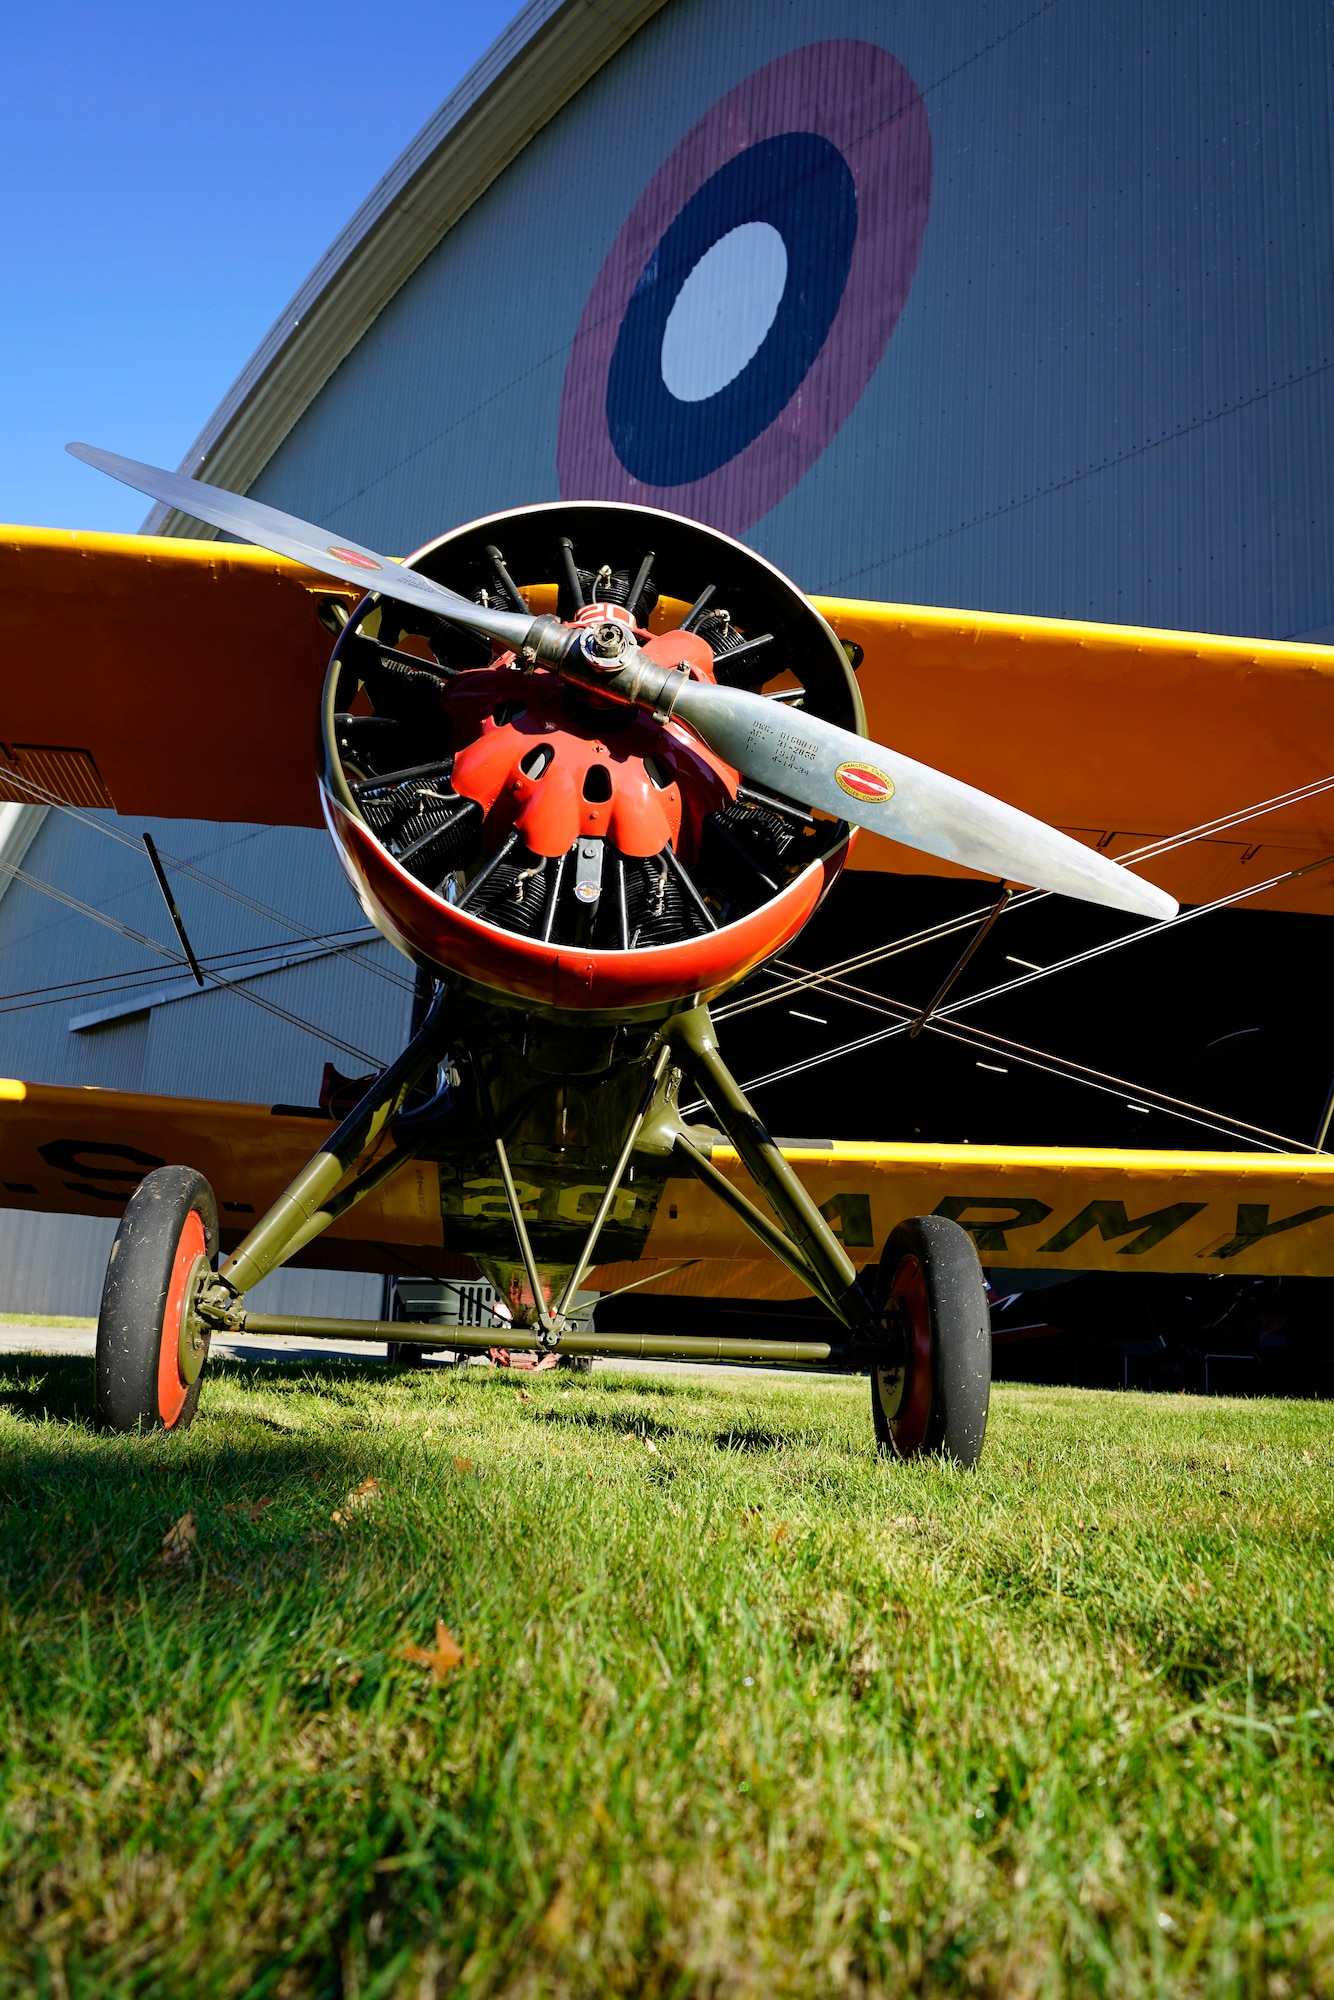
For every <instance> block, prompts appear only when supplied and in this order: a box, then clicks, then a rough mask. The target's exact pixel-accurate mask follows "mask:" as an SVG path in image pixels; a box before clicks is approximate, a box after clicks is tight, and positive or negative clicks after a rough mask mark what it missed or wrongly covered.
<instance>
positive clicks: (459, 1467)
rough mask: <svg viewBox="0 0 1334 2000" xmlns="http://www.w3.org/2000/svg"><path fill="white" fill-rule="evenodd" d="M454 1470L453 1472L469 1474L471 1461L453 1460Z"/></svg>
mask: <svg viewBox="0 0 1334 2000" xmlns="http://www.w3.org/2000/svg"><path fill="white" fill-rule="evenodd" d="M454 1470H455V1472H471V1471H472V1460H471V1459H470V1458H456V1459H455V1460H454Z"/></svg>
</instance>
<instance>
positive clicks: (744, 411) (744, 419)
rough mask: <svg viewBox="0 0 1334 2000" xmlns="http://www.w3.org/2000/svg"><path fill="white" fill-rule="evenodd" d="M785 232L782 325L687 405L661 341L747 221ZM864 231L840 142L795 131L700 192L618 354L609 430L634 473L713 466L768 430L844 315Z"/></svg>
mask: <svg viewBox="0 0 1334 2000" xmlns="http://www.w3.org/2000/svg"><path fill="white" fill-rule="evenodd" d="M748 222H763V223H767V224H768V225H769V226H770V228H772V229H775V230H777V232H778V234H779V235H780V236H781V237H782V239H783V247H784V249H785V250H786V252H787V281H786V283H785V285H784V287H783V295H782V298H781V299H780V301H779V305H778V311H777V313H776V315H775V317H774V321H773V324H772V326H771V327H770V328H769V331H768V333H767V334H766V335H765V337H764V339H763V340H762V341H761V343H760V345H759V347H758V348H757V350H756V352H755V353H754V354H753V355H752V356H751V359H750V360H749V361H748V362H747V364H746V366H745V367H744V368H743V369H742V370H741V372H740V373H739V374H738V375H736V376H735V377H734V378H733V380H732V381H730V382H728V383H726V384H725V385H724V386H723V387H722V388H721V389H719V390H718V391H717V393H716V394H714V395H712V396H705V397H703V398H702V399H701V400H700V401H698V402H683V401H682V400H681V399H680V398H679V397H677V396H674V395H673V394H672V392H671V390H670V389H669V388H668V387H667V384H666V382H665V381H664V380H663V373H662V343H663V336H664V334H665V332H666V328H667V321H668V319H669V317H670V316H671V311H672V307H673V306H674V305H675V303H676V301H677V298H678V297H679V295H680V292H681V287H682V286H683V285H684V284H685V282H686V279H687V278H688V277H689V276H690V273H691V272H692V271H693V270H694V268H695V266H696V265H697V264H698V263H699V261H700V259H701V258H702V257H703V256H704V255H705V254H706V253H707V252H708V251H709V250H711V249H712V248H713V246H714V244H715V243H718V242H720V241H721V240H722V238H723V237H724V236H728V235H730V234H731V232H732V231H733V230H734V229H738V228H740V227H741V226H742V225H743V224H744V223H748ZM856 238H857V190H856V185H855V183H854V181H853V178H852V174H851V171H850V170H849V167H848V163H847V161H846V160H845V159H844V157H843V155H842V153H840V152H839V150H838V148H837V146H835V145H832V144H831V143H830V141H829V140H828V139H825V138H822V137H821V136H820V135H819V134H818V133H816V132H785V133H782V134H780V135H778V136H776V137H774V138H771V139H762V140H761V141H760V142H759V144H758V145H754V146H749V147H747V149H746V151H745V152H744V153H738V154H737V155H736V157H735V158H734V159H731V160H729V161H728V162H727V164H726V165H725V166H723V167H720V168H719V169H718V171H717V173H715V174H714V175H712V176H711V178H710V179H709V180H707V181H706V182H705V183H704V185H703V187H701V188H700V189H699V190H698V191H697V193H695V194H694V195H693V196H692V197H691V199H690V200H689V201H688V202H687V203H686V205H685V207H684V208H683V209H682V210H681V212H680V214H679V215H678V216H677V217H676V220H675V221H674V222H673V223H672V224H671V226H670V228H669V229H667V230H666V232H665V233H664V235H663V236H662V238H661V240H660V241H659V243H658V245H657V247H656V249H655V250H654V251H653V254H652V256H651V257H650V258H649V260H648V262H647V263H646V264H645V266H644V269H643V271H642V273H641V274H640V278H639V282H638V283H637V285H636V286H635V289H634V292H633V294H632V295H631V299H630V303H629V305H628V306H627V308H626V312H625V317H624V319H623V320H622V321H621V330H620V333H619V335H618V337H617V341H616V347H615V350H614V352H613V354H612V359H611V367H610V369H609V371H608V378H607V429H608V432H609V434H610V437H611V442H612V445H613V448H614V449H615V452H616V456H617V457H618V458H619V459H620V461H621V464H622V465H623V466H624V467H625V469H626V471H627V472H629V473H631V474H632V475H633V476H634V477H635V478H636V479H641V480H643V481H644V482H645V484H647V485H650V486H680V485H684V484H685V483H686V482H687V481H689V480H693V479H702V478H704V477H705V476H706V475H707V474H708V473H710V472H715V471H716V470H717V468H718V467H719V466H720V465H725V464H726V463H727V461H728V460H729V459H731V458H735V457H736V455H737V453H738V452H739V451H743V450H744V449H745V447H746V446H747V445H748V444H749V443H750V442H751V440H752V439H753V438H757V437H759V435H760V434H761V432H762V431H765V430H767V429H768V427H769V425H770V424H771V423H773V421H774V419H775V418H776V417H777V416H778V414H779V412H780V411H781V410H782V409H783V408H784V406H785V405H786V404H787V403H788V402H789V401H790V400H791V398H792V397H793V395H795V393H796V391H797V390H798V389H799V388H800V386H801V384H802V382H803V381H804V380H805V378H806V375H807V374H808V373H809V370H810V367H811V363H812V362H813V361H814V360H815V357H816V355H817V354H818V353H819V352H820V349H821V348H822V347H823V345H824V343H825V340H826V338H827V336H828V333H829V329H830V327H831V326H832V325H833V323H834V319H835V317H836V316H837V313H838V308H839V304H840V301H841V300H842V297H843V289H844V286H845V285H846V284H847V280H848V271H849V269H850V268H851V264H852V252H853V245H854V244H855V242H856Z"/></svg>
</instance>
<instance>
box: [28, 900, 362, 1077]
mask: <svg viewBox="0 0 1334 2000" xmlns="http://www.w3.org/2000/svg"><path fill="white" fill-rule="evenodd" d="M0 868H3V870H4V872H5V873H6V874H7V875H9V876H10V877H11V878H12V879H13V880H14V881H17V882H22V883H23V884H24V885H25V887H27V888H29V889H35V890H37V892H38V894H39V895H43V896H49V897H51V898H52V900H53V901H54V902H57V903H60V904H61V905H63V907H64V908H65V909H67V910H72V911H74V912H75V913H76V914H77V915H79V916H83V917H91V918H92V920H93V922H94V923H96V924H101V925H102V926H103V927H104V928H105V929H107V930H110V931H114V932H115V933H116V934H117V936H119V937H124V938H129V939H130V940H131V941H132V942H133V943H135V944H137V945H141V946H142V947H143V949H144V950H145V951H151V952H156V953H157V955H158V957H159V958H164V959H166V960H167V962H168V964H169V965H175V966H179V967H180V968H181V970H182V971H188V970H189V968H188V966H187V965H186V961H185V959H184V957H183V956H182V955H181V954H179V953H177V952H173V951H170V950H169V949H168V948H167V946H166V945H163V944H159V943H158V942H157V940H156V938H150V937H145V936H144V934H143V932H142V931H136V930H134V929H132V928H131V926H130V925H129V924H123V923H121V922H120V920H119V919H118V918H116V917H109V916H107V915H106V913H105V911H103V910H95V909H93V907H92V905H91V904H89V903H82V902H80V901H79V899H78V897H77V896H71V895H69V894H68V893H67V891H65V890H64V889H57V888H56V887H55V886H54V884H53V883H50V882H44V881H43V880H42V878H41V876H40V875H32V874H30V873H29V872H28V870H27V869H26V868H19V867H16V866H15V864H14V863H13V862H12V861H0ZM205 976H206V978H208V979H209V980H210V981H211V982H212V984H213V985H214V986H217V987H220V988H222V990H223V991H224V992H228V993H235V994H236V995H237V996H238V997H239V998H240V999H242V1000H247V1001H249V1003H250V1005H251V1006H252V1007H259V1008H261V1009H262V1010H263V1012H264V1013H266V1014H272V1015H274V1016H275V1017H276V1018H277V1019H278V1020H281V1021H286V1022H287V1023H288V1024H289V1025H290V1026H291V1027H294V1028H300V1029H301V1030H302V1031H303V1032H304V1033H306V1034H308V1035H313V1036H314V1037H315V1039H316V1040H317V1041H320V1042H323V1043H325V1044H326V1045H327V1046H328V1047H329V1048H333V1049H338V1050H339V1051H341V1053H342V1054H344V1055H349V1056H353V1057H355V1058H356V1060H357V1061H358V1062H365V1063H370V1064H371V1066H372V1068H374V1069H382V1068H383V1067H384V1064H383V1062H382V1061H381V1059H380V1057H379V1056H373V1055H369V1054H368V1053H367V1051H366V1050H365V1049H359V1048H357V1046H356V1045H355V1043H353V1042H345V1041H344V1040H343V1039H342V1037H341V1036H339V1035H335V1034H332V1033H330V1032H329V1030H328V1029H325V1028H321V1027H318V1026H317V1025H316V1024H315V1022H313V1021H307V1020H305V1019H304V1018H303V1017H302V1016H301V1015H300V1014H294V1013H292V1011H291V1010H290V1008H287V1007H280V1006H279V1005H278V1003H277V1001H275V1000H266V999H265V998H264V997H263V996H262V995H261V994H259V993H254V992H252V991H251V990H250V988H249V987H248V986H243V985H240V984H239V983H237V982H236V981H234V980H231V979H224V978H223V976H222V974H221V973H219V972H215V971H211V970H208V971H206V973H205Z"/></svg>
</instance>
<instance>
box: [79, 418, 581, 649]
mask: <svg viewBox="0 0 1334 2000" xmlns="http://www.w3.org/2000/svg"><path fill="white" fill-rule="evenodd" d="M65 449H66V451H67V452H69V453H70V454H71V456H72V457H74V458H79V459H82V460H83V462H84V464H85V465H91V466H93V467H94V468H95V469H96V470H97V471H98V472H107V473H110V475H111V477H112V478H113V479H119V480H121V481H122V483H123V484H124V485H126V486H133V487H135V488H137V490H138V491H139V492H140V493H146V494H148V496H149V498H150V499H152V500H160V501H161V502H162V504H163V505H164V506H166V507H176V508H179V509H180V511H181V512H182V513H183V514H191V515H193V516H194V517H195V519H196V520H200V521H207V522H208V523H209V524H210V526H212V527H214V528H221V529H222V531H223V533H224V534H228V535H237V536H239V537H240V538H241V540H242V541H246V542H257V543H258V544H259V546H260V547H261V548H264V549H272V550H273V552H274V554H275V555H280V556H291V557H292V558H293V559H294V561H296V562H300V563H305V565H306V566H307V568H308V569H314V570H318V571H319V572H320V574H321V575H322V576H333V577H337V578H338V579H339V581H340V582H342V583H351V584H355V585H356V586H357V588H358V589H359V590H378V591H380V592H382V593H383V595H384V596H386V597H392V598H393V599H394V601H395V603H398V604H413V605H416V606H417V607H418V608H419V609H421V610H423V611H432V612H434V613H435V615H436V617H438V618H447V619H448V620H449V622H450V623H451V624H452V625H461V626H463V627H464V629H465V630H466V631H469V632H477V633H479V634H480V635H481V636H482V637H483V638H484V639H495V640H496V641H497V642H498V643H499V644H500V645H502V646H506V647H513V649H514V651H515V652H521V651H522V650H523V648H524V647H525V646H531V647H532V648H533V649H534V651H535V652H536V653H537V654H538V655H539V656H540V657H543V658H546V657H549V654H550V651H551V639H550V637H549V636H548V635H549V633H550V631H551V629H552V628H554V632H555V634H556V635H559V636H560V638H561V640H562V641H563V637H564V628H563V627H562V626H561V625H560V624H559V622H558V621H557V620H556V619H553V618H529V617H525V616H524V614H523V613H522V612H519V611H500V610H492V609H491V608H490V607H487V606H483V605H480V604H473V603H471V602H470V601H469V600H468V599H467V598H466V597H460V596H459V595H458V594H457V592H455V591H452V590H447V589H446V588H445V586H444V585H443V584H441V583H432V581H431V579H430V578H429V577H427V576H422V575H421V574H420V573H419V572H418V571H416V570H411V569H404V568H403V566H402V564H401V563H396V562H390V560H389V558H388V557H387V556H382V555H379V554H377V553H376V551H375V550H374V549H368V548H363V547H362V545H361V543H360V542H353V541H350V540H349V539H348V538H347V536H346V535H344V536H338V535H333V534H330V532H329V531H328V529H326V528H317V527H315V526H314V525H313V524H312V523H311V522H310V521H299V520H297V518H296V516H295V515H293V514H283V513H280V512H279V510H278V508H276V507H266V506H265V505H264V504H263V502H262V501H259V500H248V499H246V498H245V497H244V495H242V494H240V493H229V492H228V491H227V489H226V487H225V486H208V485H206V484H205V483H204V481H203V480H201V479H186V478H184V477H183V476H182V475H181V474H180V473H179V472H166V471H164V470H163V469H162V467H161V466H157V465H142V464H140V462H139V460H138V459H137V458H121V457H119V456H118V455H117V453H115V452H114V451H99V450H98V448H97V446H96V445H91V444H67V445H66V446H65ZM544 640H546V641H547V645H546V646H545V647H544V645H543V641H544ZM557 650H558V649H557Z"/></svg>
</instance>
